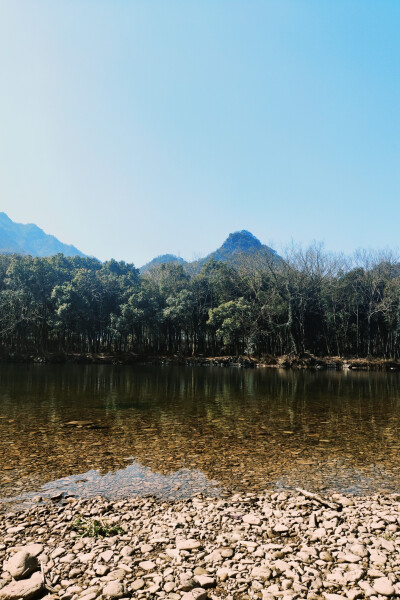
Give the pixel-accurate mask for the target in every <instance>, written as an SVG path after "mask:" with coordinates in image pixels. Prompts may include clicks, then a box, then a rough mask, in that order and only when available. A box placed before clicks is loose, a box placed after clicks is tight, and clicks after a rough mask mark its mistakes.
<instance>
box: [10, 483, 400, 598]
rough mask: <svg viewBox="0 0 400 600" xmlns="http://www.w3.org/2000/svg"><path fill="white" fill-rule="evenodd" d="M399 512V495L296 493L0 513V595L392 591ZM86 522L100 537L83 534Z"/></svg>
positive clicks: (71, 502) (41, 506) (102, 502)
mask: <svg viewBox="0 0 400 600" xmlns="http://www.w3.org/2000/svg"><path fill="white" fill-rule="evenodd" d="M399 510H400V495H399V494H392V495H379V494H375V495H373V496H365V497H353V496H348V495H346V496H344V495H341V494H333V495H332V496H331V497H329V498H321V497H320V496H318V495H315V494H308V493H307V492H304V491H301V490H297V491H283V492H279V491H269V492H264V493H260V494H256V493H247V494H246V493H243V494H233V495H231V496H229V497H224V498H207V497H204V496H195V497H193V498H191V499H186V500H159V499H155V498H154V497H140V498H129V499H126V500H118V501H111V500H107V499H105V498H101V497H97V498H95V499H90V500H83V499H75V498H68V499H67V500H66V502H65V503H64V504H60V503H58V502H51V501H50V502H46V503H38V504H36V505H34V506H32V507H28V508H26V509H18V510H17V509H14V510H10V511H9V512H8V513H5V514H1V515H0V565H2V564H3V570H2V572H1V571H0V599H2V600H3V599H6V598H7V599H11V598H24V597H28V596H24V595H23V593H22V591H23V590H24V589H27V588H28V587H29V586H30V589H31V591H32V589H36V591H34V592H33V594H32V595H30V596H29V597H30V598H40V597H46V598H47V599H48V600H57V599H58V598H60V599H64V600H95V599H96V598H99V599H103V598H104V599H105V598H109V599H111V598H143V599H145V598H149V599H150V598H160V599H165V600H181V599H182V600H205V599H206V598H209V599H210V600H214V599H215V600H216V599H219V598H221V599H222V598H224V599H226V600H236V599H238V600H239V599H240V600H247V599H249V600H252V599H254V600H256V599H261V600H275V599H281V598H282V599H284V600H296V599H297V598H307V599H308V600H318V599H323V600H340V599H343V598H348V599H350V600H356V599H357V598H371V600H375V599H378V600H380V599H384V598H387V597H390V596H398V595H400V560H399V551H400V517H399ZM77 519H79V520H77ZM95 520H97V521H98V523H100V524H102V526H103V527H104V531H103V533H104V532H105V533H106V534H107V536H106V537H104V538H101V537H98V538H97V539H96V538H94V537H81V534H82V533H85V531H86V532H89V533H92V531H89V525H91V526H92V525H93V523H94V521H95ZM40 565H41V568H42V571H40ZM0 568H1V567H0ZM7 569H9V571H8V570H7ZM12 574H13V575H14V576H15V577H20V579H19V581H13V580H12V577H11V575H12ZM43 580H44V582H45V586H46V587H44V584H43ZM35 586H36V587H35ZM21 590H22V591H21ZM18 593H19V594H20V595H19V596H18V595H17V594H18ZM12 594H14V595H12Z"/></svg>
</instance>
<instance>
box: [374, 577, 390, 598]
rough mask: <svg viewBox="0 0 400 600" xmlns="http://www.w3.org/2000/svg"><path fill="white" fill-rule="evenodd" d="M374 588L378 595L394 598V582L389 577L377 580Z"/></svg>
mask: <svg viewBox="0 0 400 600" xmlns="http://www.w3.org/2000/svg"><path fill="white" fill-rule="evenodd" d="M372 587H373V588H374V590H375V591H376V592H377V593H378V594H382V596H393V594H394V587H393V585H392V582H391V581H390V579H388V578H387V577H380V578H379V579H375V581H374V583H373V585H372Z"/></svg>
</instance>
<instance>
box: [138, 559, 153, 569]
mask: <svg viewBox="0 0 400 600" xmlns="http://www.w3.org/2000/svg"><path fill="white" fill-rule="evenodd" d="M139 567H140V568H141V569H143V571H152V570H153V569H155V567H156V563H154V562H153V561H152V560H143V561H142V562H140V563H139Z"/></svg>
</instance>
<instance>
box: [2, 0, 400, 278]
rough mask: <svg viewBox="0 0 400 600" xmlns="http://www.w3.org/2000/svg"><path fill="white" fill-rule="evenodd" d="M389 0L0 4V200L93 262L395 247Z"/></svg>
mask: <svg viewBox="0 0 400 600" xmlns="http://www.w3.org/2000/svg"><path fill="white" fill-rule="evenodd" d="M399 25H400V2H398V0H392V1H391V0H382V1H380V2H376V0H374V1H371V0H358V1H352V0H335V1H334V2H333V1H332V0H291V1H288V0H275V1H271V2H270V1H268V0H259V1H257V0H241V1H239V0H229V1H228V0H197V1H191V0H180V1H177V0H158V1H157V0H137V1H135V0H130V1H128V0H107V1H106V0H79V1H78V0H76V1H74V2H71V0H57V2H54V0H48V1H44V0H35V1H34V2H33V1H32V0H2V2H1V4H0V73H1V77H0V199H1V202H0V210H3V211H4V212H6V213H7V214H8V215H9V216H10V217H11V218H12V219H13V220H15V221H19V222H35V223H36V224H37V225H39V226H40V227H42V228H43V229H45V231H47V232H48V233H53V234H54V235H56V236H57V237H59V238H60V239H61V240H62V241H64V242H67V243H73V244H75V245H76V246H78V247H79V248H80V249H81V250H82V251H84V252H86V253H88V254H91V255H95V256H97V257H98V258H100V259H102V260H104V259H108V258H110V257H114V258H117V259H123V260H127V261H131V262H134V263H135V264H136V265H138V266H140V265H141V264H143V263H144V262H146V261H147V260H149V259H151V258H152V257H154V256H156V255H158V254H162V253H166V252H172V253H176V254H177V253H180V254H181V255H182V256H183V257H184V258H186V259H192V258H195V257H199V256H203V255H205V254H206V253H208V252H210V251H212V250H214V249H215V248H216V247H217V246H219V245H220V244H221V243H222V241H223V240H224V238H225V237H226V236H227V234H228V233H229V232H231V231H235V230H238V229H248V230H250V231H251V232H252V233H254V234H255V235H256V236H257V237H259V238H260V239H261V240H262V241H263V242H265V243H269V244H270V245H273V246H274V247H275V248H277V249H278V250H279V249H281V248H282V247H284V246H285V245H287V244H289V243H290V241H291V240H292V239H293V240H294V241H296V242H301V243H304V244H307V243H308V242H310V241H312V240H314V239H315V240H319V241H323V242H324V243H325V246H326V247H327V249H329V250H333V251H344V252H346V253H351V252H352V251H353V250H354V249H356V248H360V247H374V248H378V247H398V246H399V241H398V240H399V234H398V230H399V223H400V110H399V107H400V37H399V35H398V31H399Z"/></svg>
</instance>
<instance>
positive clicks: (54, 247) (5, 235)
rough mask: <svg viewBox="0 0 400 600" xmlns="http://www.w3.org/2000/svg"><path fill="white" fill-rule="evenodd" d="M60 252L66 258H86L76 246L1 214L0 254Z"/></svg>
mask: <svg viewBox="0 0 400 600" xmlns="http://www.w3.org/2000/svg"><path fill="white" fill-rule="evenodd" d="M59 252H62V253H63V254H64V255H65V256H85V254H83V252H81V251H80V250H78V248H75V246H71V245H69V244H63V243H62V242H60V241H59V240H58V239H57V238H56V237H54V235H48V234H47V233H45V232H44V231H43V229H40V227H38V226H37V225H34V224H28V225H23V224H22V223H14V221H12V220H11V219H10V218H9V217H8V216H7V215H6V213H4V212H0V254H14V253H16V254H30V255H31V256H52V255H53V254H58V253H59Z"/></svg>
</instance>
